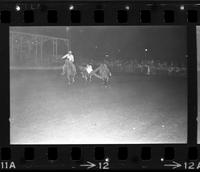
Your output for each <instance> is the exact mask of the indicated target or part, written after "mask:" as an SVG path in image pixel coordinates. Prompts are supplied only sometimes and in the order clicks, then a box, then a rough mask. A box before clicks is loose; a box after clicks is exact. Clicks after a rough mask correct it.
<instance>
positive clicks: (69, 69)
mask: <svg viewBox="0 0 200 172" xmlns="http://www.w3.org/2000/svg"><path fill="white" fill-rule="evenodd" d="M76 73H77V72H76V66H75V65H74V64H73V62H71V61H69V60H68V59H66V60H65V64H64V65H63V72H62V75H66V77H67V81H68V85H70V84H72V83H74V82H75V76H76Z"/></svg>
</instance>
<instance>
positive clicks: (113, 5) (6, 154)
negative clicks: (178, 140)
mask: <svg viewBox="0 0 200 172" xmlns="http://www.w3.org/2000/svg"><path fill="white" fill-rule="evenodd" d="M0 4H1V5H0V14H1V15H0V19H1V20H0V27H1V29H2V31H3V32H1V33H0V37H1V41H2V42H3V44H2V48H1V50H0V55H1V56H5V57H8V58H7V59H6V58H5V59H2V64H7V65H8V66H6V65H5V66H4V65H3V67H2V68H1V70H2V71H1V72H2V73H3V74H6V76H5V77H4V81H6V82H5V83H3V84H1V90H3V92H2V97H1V98H2V99H1V104H2V107H3V112H6V113H5V114H4V115H5V116H1V117H0V118H1V120H0V123H1V130H0V138H3V140H2V139H1V141H0V144H1V145H0V147H1V150H0V151H1V154H2V156H1V158H0V161H6V159H8V161H11V160H12V161H13V162H15V164H16V167H17V169H37V168H38V167H39V166H40V168H41V169H49V168H55V169H72V167H75V169H79V168H78V166H77V164H81V163H84V162H85V161H86V160H90V161H92V162H95V163H99V162H103V160H104V158H106V157H108V158H109V159H110V160H111V163H110V164H109V168H110V169H117V170H120V169H121V170H128V169H129V170H130V169H166V167H164V166H163V163H162V158H163V160H164V161H165V162H167V161H169V162H171V161H172V160H174V161H176V160H179V161H180V162H190V161H191V160H194V161H192V162H195V163H198V159H200V158H198V152H199V148H200V147H199V145H198V144H197V121H196V118H197V71H196V66H197V52H196V50H197V49H196V48H197V45H196V26H197V25H200V8H199V7H200V4H197V3H196V2H191V1H189V2H188V1H187V2H177V1H176V2H170V1H168V2H150V1H143V2H137V1H136V2H131V1H123V2H120V1H119V2H112V1H108V2H105V1H104V2H100V1H94V2H90V1H83V2H78V1H70V2H62V1H60V2H56V3H55V2H51V1H47V2H46V1H45V2H26V1H24V2H22V1H20V3H19V2H11V1H10V2H4V1H2V2H1V3H0ZM63 4H64V5H63ZM17 5H19V6H20V8H21V9H20V10H19V11H17V10H16V6H17ZM72 5H73V10H70V9H69V8H70V7H72ZM128 7H129V9H128ZM182 7H183V8H184V9H181V8H182ZM49 11H51V12H50V14H49ZM72 11H73V12H75V14H72V13H73V12H72ZM77 11H79V12H78V13H79V14H77ZM95 11H97V13H96V16H97V18H96V20H97V22H96V21H95ZM119 11H121V14H120V15H121V16H122V18H123V19H122V22H119V20H118V17H119ZM142 11H143V12H142ZM166 11H168V12H167V14H166ZM189 11H193V12H194V11H196V14H193V15H196V20H195V21H192V22H190V21H188V18H189V17H188V16H189ZM2 12H3V13H4V17H5V19H3V21H2V18H4V17H2ZM194 13H195V12H194ZM24 14H26V15H25V16H26V17H25V16H24ZM142 14H143V16H144V17H143V18H144V20H145V22H144V21H143V20H142ZM149 14H150V16H151V17H149ZM27 15H28V17H27ZM48 15H50V16H51V17H49V19H50V18H51V19H52V16H54V17H55V16H56V17H55V18H54V19H53V21H51V22H48ZM73 15H75V17H74V18H79V17H80V18H79V20H78V21H77V19H75V20H76V22H72V21H73V19H72V18H73V17H72V16H73ZM102 15H103V16H104V17H103V19H104V20H103V21H102ZM165 15H168V16H169V18H170V19H169V21H168V22H166V16H165ZM41 16H42V17H41ZM145 16H147V17H145ZM164 16H165V20H164V18H163V17H164ZM170 16H171V17H170ZM6 18H8V21H7V19H6ZM35 19H36V20H35ZM56 19H57V21H56ZM149 19H150V21H149ZM124 20H126V21H125V22H124ZM4 21H6V22H4ZM79 21H80V22H79ZM40 25H41V26H59V25H60V26H62V25H69V26H79V25H85V26H88V25H94V26H102V25H124V26H127V25H132V26H137V25H141V26H144V25H153V26H154V25H166V26H167V25H185V26H186V27H187V39H188V40H187V41H188V47H187V48H188V57H191V58H188V98H189V101H188V139H187V141H188V143H187V144H132V145H130V144H127V145H126V144H123V145H117V144H116V145H110V144H109V145H104V144H101V145H40V146H39V145H10V141H9V140H10V133H9V130H10V128H9V121H8V119H9V114H10V112H9V39H8V38H9V26H40ZM189 113H190V115H189ZM2 128H3V130H2ZM5 131H6V132H5ZM7 131H8V132H7ZM27 152H28V153H27ZM120 152H121V153H120ZM169 152H170V153H169ZM195 152H196V154H195ZM30 154H32V155H31V156H30V157H29V155H30ZM55 155H56V156H55ZM95 155H96V157H95ZM27 158H28V159H30V160H28V159H27ZM188 168H189V167H188ZM80 169H82V168H80Z"/></svg>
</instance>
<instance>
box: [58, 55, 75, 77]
mask: <svg viewBox="0 0 200 172" xmlns="http://www.w3.org/2000/svg"><path fill="white" fill-rule="evenodd" d="M61 58H62V59H63V60H64V59H65V63H64V65H63V68H62V70H63V71H62V73H61V74H62V75H64V74H65V66H66V63H67V62H70V63H72V67H73V68H74V55H73V54H72V51H68V53H67V54H65V55H64V56H62V57H61Z"/></svg>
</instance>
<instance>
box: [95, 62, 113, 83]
mask: <svg viewBox="0 0 200 172" xmlns="http://www.w3.org/2000/svg"><path fill="white" fill-rule="evenodd" d="M97 72H98V73H99V74H97ZM92 75H94V76H96V77H97V78H99V79H102V80H103V82H104V85H105V86H107V84H108V81H109V78H110V77H111V72H110V70H109V68H108V66H107V64H105V63H101V64H100V65H99V67H98V68H96V69H95V70H94V71H93V72H92Z"/></svg>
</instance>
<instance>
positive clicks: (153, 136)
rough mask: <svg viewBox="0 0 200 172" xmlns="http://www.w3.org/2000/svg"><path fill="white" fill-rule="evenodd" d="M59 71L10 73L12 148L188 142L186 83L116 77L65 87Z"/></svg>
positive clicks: (159, 78)
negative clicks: (35, 145) (16, 146)
mask: <svg viewBox="0 0 200 172" xmlns="http://www.w3.org/2000/svg"><path fill="white" fill-rule="evenodd" d="M60 72H61V71H56V70H55V71H42V70H41V71H31V70H27V71H23V70H22V71H11V73H10V85H11V86H10V106H11V114H10V140H11V144H98V143H99V144H132V143H133V144H134V143H135V144H136V143H186V142H187V79H186V78H184V77H169V76H153V77H149V78H148V77H146V76H139V75H134V74H132V75H128V74H113V77H112V79H111V85H110V87H109V88H105V87H104V86H103V85H102V82H101V81H100V80H98V79H94V80H93V81H92V82H91V83H85V82H84V81H83V80H82V79H81V78H76V83H75V84H74V85H71V86H67V85H66V82H65V80H64V78H63V76H61V75H60Z"/></svg>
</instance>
